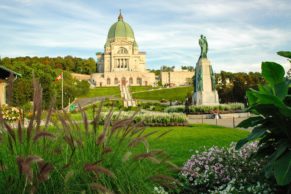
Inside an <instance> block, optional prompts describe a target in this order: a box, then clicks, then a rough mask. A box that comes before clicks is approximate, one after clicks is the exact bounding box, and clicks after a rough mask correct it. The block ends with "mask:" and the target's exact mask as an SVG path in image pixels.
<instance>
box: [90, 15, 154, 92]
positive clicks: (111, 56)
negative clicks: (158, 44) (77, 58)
mask: <svg viewBox="0 0 291 194" xmlns="http://www.w3.org/2000/svg"><path fill="white" fill-rule="evenodd" d="M96 55H97V72H98V73H94V74H92V75H91V78H90V81H91V83H93V85H95V86H96V87H102V86H118V85H120V84H128V85H133V86H139V85H143V86H144V85H154V83H155V75H154V73H150V72H148V71H147V70H146V53H145V52H140V51H139V49H138V45H137V42H136V40H135V37H134V33H133V30H132V28H131V27H130V25H129V24H127V23H126V22H124V21H123V16H122V15H121V14H120V15H119V17H118V21H117V22H116V23H114V24H113V25H112V26H111V28H110V29H109V32H108V36H107V41H106V43H105V45H104V53H100V52H99V53H97V54H96Z"/></svg>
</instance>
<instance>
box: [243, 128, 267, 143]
mask: <svg viewBox="0 0 291 194" xmlns="http://www.w3.org/2000/svg"><path fill="white" fill-rule="evenodd" d="M265 133H266V129H264V128H260V127H255V128H254V129H253V130H252V132H251V133H250V134H249V136H248V137H247V140H248V141H252V140H254V139H257V138H259V137H262V136H263V135H264V134H265Z"/></svg>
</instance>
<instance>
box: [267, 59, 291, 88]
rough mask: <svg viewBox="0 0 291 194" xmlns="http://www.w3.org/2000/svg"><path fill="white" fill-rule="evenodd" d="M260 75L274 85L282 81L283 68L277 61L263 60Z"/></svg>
mask: <svg viewBox="0 0 291 194" xmlns="http://www.w3.org/2000/svg"><path fill="white" fill-rule="evenodd" d="M262 75H263V77H264V78H265V80H266V81H267V82H268V83H270V84H271V85H275V84H277V83H280V82H282V81H283V79H284V75H285V70H284V68H283V67H282V66H281V65H280V64H278V63H274V62H263V63H262Z"/></svg>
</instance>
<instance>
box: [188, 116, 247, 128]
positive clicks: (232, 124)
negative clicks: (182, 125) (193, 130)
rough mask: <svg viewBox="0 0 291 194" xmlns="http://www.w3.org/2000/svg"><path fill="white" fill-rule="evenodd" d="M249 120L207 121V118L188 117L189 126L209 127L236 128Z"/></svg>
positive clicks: (224, 119) (241, 118)
mask: <svg viewBox="0 0 291 194" xmlns="http://www.w3.org/2000/svg"><path fill="white" fill-rule="evenodd" d="M245 119H247V117H240V118H236V117H233V118H222V119H206V118H202V117H201V118H193V117H191V116H190V117H189V116H187V121H188V123H189V124H203V123H204V124H209V125H218V126H223V127H230V128H235V127H236V126H237V125H238V124H239V123H240V122H242V121H243V120H245Z"/></svg>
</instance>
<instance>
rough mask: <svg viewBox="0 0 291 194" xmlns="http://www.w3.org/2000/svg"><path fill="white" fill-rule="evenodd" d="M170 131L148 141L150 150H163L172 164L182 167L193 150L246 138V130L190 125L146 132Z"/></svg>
mask: <svg viewBox="0 0 291 194" xmlns="http://www.w3.org/2000/svg"><path fill="white" fill-rule="evenodd" d="M169 129H171V130H172V131H171V132H170V133H168V134H166V135H165V136H163V137H162V138H161V139H158V140H156V139H155V138H154V137H152V138H151V140H150V148H151V149H153V148H155V149H163V150H165V151H166V152H167V153H168V154H169V155H170V156H171V159H172V161H173V162H174V163H176V164H177V165H183V163H185V162H186V161H187V160H188V159H189V158H190V157H191V155H192V154H194V153H195V150H203V147H204V146H205V147H207V148H209V147H211V146H213V145H216V146H228V145H229V144H230V143H231V142H235V141H238V140H239V139H241V138H243V137H246V136H247V134H248V133H249V132H248V131H247V130H242V129H232V128H225V127H219V126H213V125H200V124H199V125H192V126H187V127H149V128H148V129H147V131H148V132H151V131H156V130H157V131H159V134H160V133H161V132H164V131H166V130H169Z"/></svg>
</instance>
